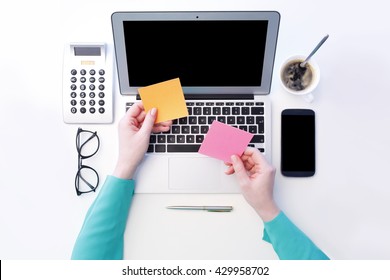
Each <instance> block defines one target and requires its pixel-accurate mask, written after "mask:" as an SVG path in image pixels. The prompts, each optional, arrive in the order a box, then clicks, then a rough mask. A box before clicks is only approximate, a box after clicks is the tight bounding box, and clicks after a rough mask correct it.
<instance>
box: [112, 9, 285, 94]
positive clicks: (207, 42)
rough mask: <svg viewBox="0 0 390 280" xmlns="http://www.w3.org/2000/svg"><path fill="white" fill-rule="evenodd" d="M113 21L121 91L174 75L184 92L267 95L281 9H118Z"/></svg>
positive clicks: (131, 90)
mask: <svg viewBox="0 0 390 280" xmlns="http://www.w3.org/2000/svg"><path fill="white" fill-rule="evenodd" d="M112 20H113V33H114V44H115V51H116V56H117V66H118V74H119V83H120V89H121V93H122V94H132V93H136V89H138V88H139V87H143V86H148V85H151V84H154V83H158V82H162V81H165V80H169V79H173V78H180V82H181V85H182V87H183V90H184V93H217V94H218V93H221V94H224V93H260V94H268V93H269V89H270V84H271V77H272V70H273V62H274V55H275V48H276V39H277V32H278V24H279V14H278V13H277V12H184V13H183V12H166V13H154V12H150V13H134V12H120V13H114V14H113V16H112Z"/></svg>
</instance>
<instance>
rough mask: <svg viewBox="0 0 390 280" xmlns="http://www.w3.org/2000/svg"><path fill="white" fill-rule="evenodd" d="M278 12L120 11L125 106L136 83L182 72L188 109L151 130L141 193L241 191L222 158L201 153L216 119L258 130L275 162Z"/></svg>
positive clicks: (115, 17)
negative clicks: (272, 96) (166, 127)
mask: <svg viewBox="0 0 390 280" xmlns="http://www.w3.org/2000/svg"><path fill="white" fill-rule="evenodd" d="M279 22H280V15H279V13H278V12H275V11H248V12H246V11H243V12H242V11H240V12H231V11H229V12H224V11H221V12H207V11H201V12H179V11H177V12H115V13H113V14H112V28H113V36H114V47H115V54H116V64H117V71H118V81H119V88H120V92H121V94H122V95H126V96H128V102H127V108H128V107H129V106H131V105H132V104H133V103H134V102H139V101H140V99H139V96H138V88H140V87H143V86H148V85H151V84H154V83H159V82H162V81H165V80H170V79H173V78H180V82H181V85H182V87H183V92H184V94H185V98H186V101H187V107H188V108H189V112H190V115H189V117H187V118H182V119H179V120H175V121H174V124H173V126H172V128H171V132H169V133H162V134H158V135H152V137H151V145H150V148H149V150H148V153H147V155H146V156H145V159H144V161H143V162H142V164H141V166H140V167H139V169H138V171H137V174H136V176H135V178H134V179H135V180H136V190H135V191H136V193H238V192H240V190H239V187H238V185H237V181H236V178H235V177H234V175H233V176H227V175H225V174H224V171H225V169H226V166H225V164H224V163H223V162H221V161H220V160H217V159H213V158H209V157H206V156H203V155H200V154H198V153H197V149H198V147H199V146H200V145H201V142H202V139H203V136H202V135H204V134H206V133H207V129H208V126H209V125H210V124H211V122H212V120H218V121H222V122H225V123H227V124H229V125H232V126H235V127H238V128H240V129H244V130H247V131H250V132H251V133H253V134H254V135H255V136H254V139H256V141H253V143H251V144H250V145H251V146H253V147H256V148H258V149H259V150H260V151H261V152H262V153H263V154H264V155H265V156H266V158H267V159H268V160H269V161H271V104H270V100H269V99H268V96H267V95H268V94H269V93H270V88H271V80H272V73H273V67H274V58H275V51H276V45H277V37H278V30H279Z"/></svg>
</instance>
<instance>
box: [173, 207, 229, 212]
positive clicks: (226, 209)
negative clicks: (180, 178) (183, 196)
mask: <svg viewBox="0 0 390 280" xmlns="http://www.w3.org/2000/svg"><path fill="white" fill-rule="evenodd" d="M167 209H176V210H204V211H208V212H230V211H232V210H233V207H232V206H167Z"/></svg>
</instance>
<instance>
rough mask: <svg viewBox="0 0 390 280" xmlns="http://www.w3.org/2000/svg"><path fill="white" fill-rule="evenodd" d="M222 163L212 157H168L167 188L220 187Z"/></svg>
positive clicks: (194, 188)
mask: <svg viewBox="0 0 390 280" xmlns="http://www.w3.org/2000/svg"><path fill="white" fill-rule="evenodd" d="M223 166H224V164H223V163H222V162H221V161H220V160H217V159H213V158H193V157H191V158H185V157H183V158H170V159H169V168H168V170H169V188H170V189H186V190H197V191H199V190H200V191H201V190H205V191H206V190H210V189H219V188H221V175H224V173H223Z"/></svg>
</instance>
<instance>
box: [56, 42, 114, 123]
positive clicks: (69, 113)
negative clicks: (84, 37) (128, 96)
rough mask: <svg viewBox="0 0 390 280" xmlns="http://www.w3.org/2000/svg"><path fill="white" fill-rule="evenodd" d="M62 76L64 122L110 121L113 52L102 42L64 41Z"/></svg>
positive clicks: (111, 110) (111, 119)
mask: <svg viewBox="0 0 390 280" xmlns="http://www.w3.org/2000/svg"><path fill="white" fill-rule="evenodd" d="M62 78H63V80H62V97H63V98H62V109H63V119H64V122H65V123H112V122H113V80H112V79H113V54H112V50H111V51H109V50H108V48H107V45H106V44H105V43H70V44H66V45H65V49H64V64H63V77H62Z"/></svg>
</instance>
